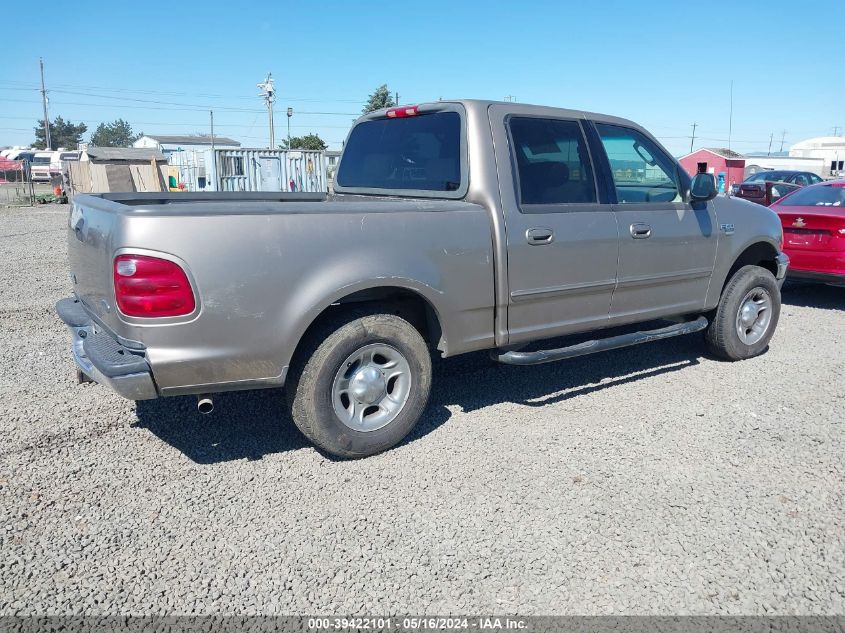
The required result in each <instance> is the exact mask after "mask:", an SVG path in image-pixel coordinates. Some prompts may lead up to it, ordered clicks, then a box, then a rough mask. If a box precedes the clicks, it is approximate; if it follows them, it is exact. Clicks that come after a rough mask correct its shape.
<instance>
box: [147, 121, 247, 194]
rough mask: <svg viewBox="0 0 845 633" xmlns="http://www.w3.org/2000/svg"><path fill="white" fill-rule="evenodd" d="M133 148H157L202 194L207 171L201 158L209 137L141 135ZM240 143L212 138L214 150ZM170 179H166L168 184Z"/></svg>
mask: <svg viewBox="0 0 845 633" xmlns="http://www.w3.org/2000/svg"><path fill="white" fill-rule="evenodd" d="M132 145H133V147H143V148H151V149H157V150H158V151H160V152H161V153H162V154H164V157H165V158H166V159H167V162H168V163H169V164H170V165H175V166H176V167H178V169H179V171H180V173H181V177H177V178H176V180H177V181H178V180H180V178H181V180H187V181H189V182H195V183H197V190H199V191H202V190H204V189H205V188H206V186H207V185H208V179H209V174H208V173H207V172H208V171H210V170H206V166H205V155H206V152H207V151H208V150H210V149H211V135H210V134H188V135H171V134H145V135H144V136H142V137H141V138H139V139H138V140H137V141H135V142H134V143H133V144H132ZM240 146H241V144H240V143H239V142H238V141H236V140H234V139H231V138H228V137H226V136H217V135H216V134H215V135H214V147H215V149H238V148H240ZM169 180H170V178H169V177H168V182H169Z"/></svg>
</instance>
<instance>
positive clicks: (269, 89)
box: [256, 73, 276, 149]
mask: <svg viewBox="0 0 845 633" xmlns="http://www.w3.org/2000/svg"><path fill="white" fill-rule="evenodd" d="M256 85H257V86H258V87H259V88H260V89H261V94H260V95H259V96H261V97H263V98H264V101H265V103H266V104H267V119H268V122H269V124H270V147H269V149H275V148H276V132H275V130H274V129H273V103H275V101H276V87H275V85H274V84H273V73H267V79H265V80H264V82H263V83H260V84H256Z"/></svg>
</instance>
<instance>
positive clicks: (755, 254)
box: [722, 242, 778, 290]
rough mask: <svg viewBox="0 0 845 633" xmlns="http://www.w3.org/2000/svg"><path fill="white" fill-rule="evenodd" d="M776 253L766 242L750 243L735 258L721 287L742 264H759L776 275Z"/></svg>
mask: <svg viewBox="0 0 845 633" xmlns="http://www.w3.org/2000/svg"><path fill="white" fill-rule="evenodd" d="M777 254H778V252H777V250H776V249H775V247H774V246H772V245H771V244H769V243H768V242H757V243H756V244H752V245H751V246H749V247H748V248H746V249H745V250H744V251H742V253H740V255H739V257H737V258H736V261H735V262H734V264H733V266H731V269H730V271H728V276H727V277H725V283H724V284H722V289H723V290H724V287H725V286H726V285H727V283H728V281H730V279H731V277H733V276H734V273H736V271H738V270H739V269H740V268H742V267H743V266H760V267H762V268H765V269H766V270H768V271H769V272H771V273H772V274H773V275H777V272H778V263H777V259H776V258H777Z"/></svg>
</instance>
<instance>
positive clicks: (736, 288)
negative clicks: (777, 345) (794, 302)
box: [704, 266, 781, 361]
mask: <svg viewBox="0 0 845 633" xmlns="http://www.w3.org/2000/svg"><path fill="white" fill-rule="evenodd" d="M757 289H760V290H762V291H765V293H768V297H769V298H770V304H771V305H770V307H769V308H767V309H769V310H770V311H771V314H770V316H769V321H768V324H767V325H766V329H765V331H764V332H763V334H762V337H761V338H760V339H759V340H757V341H754V342H753V343H752V344H748V343H746V342H745V341H743V339H742V338H741V337H740V333H739V331H738V329H739V325H738V323H737V320H738V315H739V312H740V310H741V308H742V305H743V304H744V302H745V299H746V297H747V296H748V295H749V293H751V292H753V291H755V290H757ZM780 304H781V297H780V288H779V287H778V284H777V281H775V277H774V275H772V273H771V272H769V271H768V270H766V269H765V268H761V267H760V266H743V267H742V268H740V269H739V270H738V271H736V273H734V275H733V277H731V278H730V280H729V281H728V283H727V285H726V286H725V289H724V290H723V291H722V298H721V300H720V301H719V307H718V308H717V309H716V313H715V315H714V317H713V320H712V321H711V323H710V325H709V326H708V327H707V330H705V332H704V337H705V340H706V342H707V348H708V349H709V351H710V352H711V353H712V354H713V355H715V356H718V357H719V358H723V359H725V360H731V361H735V360H744V359H746V358H753V357H754V356H758V355H760V354H762V353H763V352H765V351H766V348H767V347H768V346H769V341H770V340H771V338H772V336H773V335H774V333H775V328H776V327H777V324H778V319H779V318H780Z"/></svg>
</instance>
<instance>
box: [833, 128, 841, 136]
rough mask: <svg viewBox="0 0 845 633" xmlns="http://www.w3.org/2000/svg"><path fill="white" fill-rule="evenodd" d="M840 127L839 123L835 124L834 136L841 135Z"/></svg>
mask: <svg viewBox="0 0 845 633" xmlns="http://www.w3.org/2000/svg"><path fill="white" fill-rule="evenodd" d="M840 129H841V127H840V126H839V125H834V126H833V135H834V136H839V130H840Z"/></svg>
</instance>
